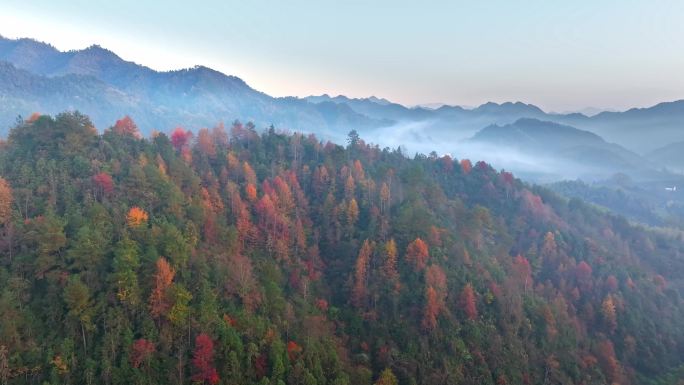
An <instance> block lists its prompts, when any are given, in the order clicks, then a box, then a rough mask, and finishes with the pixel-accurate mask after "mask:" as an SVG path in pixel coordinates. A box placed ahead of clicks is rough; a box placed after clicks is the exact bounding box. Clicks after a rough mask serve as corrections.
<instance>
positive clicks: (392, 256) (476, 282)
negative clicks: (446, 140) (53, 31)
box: [0, 114, 684, 385]
mask: <svg viewBox="0 0 684 385" xmlns="http://www.w3.org/2000/svg"><path fill="white" fill-rule="evenodd" d="M136 130H137V129H136V127H135V124H134V123H133V122H132V121H131V120H129V119H122V120H121V121H119V122H118V123H117V124H116V125H115V126H114V127H112V128H111V129H108V130H106V132H104V134H102V135H98V134H97V133H96V131H95V130H94V129H93V127H92V124H91V123H90V121H89V120H88V119H87V118H86V117H84V116H82V115H78V114H62V115H59V116H57V117H55V118H53V117H50V116H41V117H37V116H35V117H32V118H31V120H30V121H25V122H21V123H20V124H19V126H18V127H16V128H15V129H14V130H13V131H12V132H11V134H10V136H9V139H8V141H7V142H6V143H3V144H2V145H1V146H0V175H1V176H2V178H4V179H2V180H0V233H1V236H0V290H1V292H0V364H2V365H0V368H5V369H2V370H3V372H2V374H3V376H5V377H3V378H8V380H9V383H11V384H29V383H50V384H83V383H101V384H131V383H168V384H181V383H189V382H191V381H193V382H197V383H204V384H217V383H222V384H274V385H275V384H335V385H342V384H355V385H365V384H372V383H376V384H391V383H397V382H394V381H397V380H398V383H399V384H402V385H405V384H543V383H560V384H580V383H584V384H604V383H620V384H652V383H655V381H656V377H658V376H663V377H661V378H663V379H670V378H672V377H673V376H676V373H677V372H676V370H677V368H678V367H680V365H682V364H684V362H683V360H682V357H684V324H683V323H682V322H681V320H682V319H683V318H684V304H683V302H682V297H681V294H682V289H683V288H684V286H683V285H682V278H681V277H683V276H684V258H683V256H684V243H683V242H682V236H681V234H665V233H656V232H652V231H648V230H646V229H643V228H639V227H634V226H631V225H629V224H628V223H627V221H625V220H624V219H622V218H619V217H614V216H610V215H606V214H603V213H600V212H598V211H596V210H595V209H593V208H591V207H589V206H587V205H585V204H583V203H582V202H581V201H579V200H571V201H567V200H564V199H561V198H559V197H558V196H556V195H555V194H552V193H550V192H548V191H547V190H544V189H539V188H532V187H530V186H527V185H525V184H523V183H521V182H520V181H519V180H517V179H515V178H514V177H513V176H512V175H511V174H508V173H497V172H495V171H494V170H493V169H492V168H491V167H489V166H488V165H487V164H486V163H483V162H479V163H477V164H475V165H471V164H470V162H469V161H466V160H463V161H461V162H458V161H455V160H453V159H451V158H449V157H446V156H445V157H441V158H439V157H425V156H418V157H416V158H414V159H408V158H406V157H405V156H404V155H402V154H401V153H399V152H392V151H389V150H384V151H381V150H379V149H377V148H375V147H371V146H368V145H366V144H365V143H364V142H363V141H362V140H360V139H358V138H357V137H355V136H354V135H350V136H349V145H348V146H347V147H346V148H345V147H341V146H338V145H335V144H332V143H329V142H328V143H322V142H319V141H318V140H317V139H316V138H315V137H313V136H303V135H300V134H293V135H286V134H279V133H277V132H275V131H274V130H270V131H268V132H264V133H262V134H259V133H257V132H255V131H254V130H253V128H251V127H250V126H242V125H236V126H234V127H231V129H230V134H228V133H226V132H225V130H223V128H222V127H220V126H219V127H216V128H215V129H213V130H206V129H205V130H201V131H199V132H197V133H196V135H191V134H189V133H188V132H186V131H184V130H183V129H178V130H176V131H174V132H173V133H172V134H171V135H169V136H167V135H165V134H159V135H157V136H155V137H154V138H152V139H149V140H148V139H138V137H137V136H138V133H137V131H136ZM4 181H6V183H5V182H4ZM668 373H671V375H670V376H669V377H668V376H665V375H667V374H668ZM663 381H665V380H663ZM661 383H664V382H661Z"/></svg>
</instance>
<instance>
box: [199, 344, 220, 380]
mask: <svg viewBox="0 0 684 385" xmlns="http://www.w3.org/2000/svg"><path fill="white" fill-rule="evenodd" d="M192 366H193V367H194V368H195V374H194V375H193V376H192V380H193V381H197V382H199V383H201V384H211V385H214V384H217V383H218V382H219V375H218V373H217V372H216V368H215V367H214V341H212V340H211V337H209V336H208V335H206V334H205V333H202V334H200V335H198V336H197V337H196V338H195V351H194V352H193V355H192Z"/></svg>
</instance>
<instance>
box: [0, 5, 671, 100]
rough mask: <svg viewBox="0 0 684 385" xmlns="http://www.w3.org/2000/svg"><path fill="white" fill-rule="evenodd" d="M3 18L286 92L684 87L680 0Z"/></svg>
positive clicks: (491, 94)
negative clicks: (213, 71)
mask: <svg viewBox="0 0 684 385" xmlns="http://www.w3.org/2000/svg"><path fill="white" fill-rule="evenodd" d="M152 14H154V18H152V19H150V15H152ZM143 20H144V22H143ZM150 20H154V21H152V22H150ZM0 24H2V25H3V27H2V31H0V34H2V35H3V36H5V37H8V38H21V37H28V38H33V39H36V40H40V41H45V42H47V43H49V44H52V45H53V46H55V47H56V48H58V49H60V50H70V49H82V48H85V47H87V46H90V45H92V44H99V45H101V46H103V47H105V48H107V49H110V50H111V51H113V52H115V53H117V54H118V55H119V56H121V57H122V58H123V59H125V60H129V61H133V62H136V63H139V64H142V65H145V66H148V67H150V68H153V69H156V70H170V69H178V68H187V67H192V66H195V65H204V66H207V67H210V68H213V69H216V70H218V71H221V72H223V73H226V74H228V75H234V76H238V77H240V78H241V79H243V80H245V81H246V82H247V83H248V84H249V85H250V86H252V87H253V88H255V89H257V90H260V91H263V92H266V93H268V94H269V95H273V96H299V97H304V96H308V95H320V94H329V95H338V94H341V95H346V96H349V97H356V98H358V97H368V96H371V95H373V96H377V97H381V98H386V99H388V100H391V101H395V102H398V103H401V104H404V105H410V106H413V105H420V104H434V103H444V104H449V105H470V106H473V105H475V106H476V105H480V104H483V103H486V102H488V101H492V102H497V103H502V102H507V101H511V102H515V101H521V102H524V103H530V104H534V105H537V106H539V107H541V108H542V109H544V110H545V111H559V112H565V111H581V110H584V109H587V108H592V109H601V110H625V109H629V108H632V107H647V106H651V105H655V104H657V103H660V102H664V101H671V100H678V99H682V98H684V94H682V92H681V90H682V89H684V75H682V74H681V71H680V70H679V69H680V68H681V67H682V65H684V58H683V57H682V56H681V55H678V52H679V51H681V41H679V40H678V39H675V38H674V36H682V35H684V4H683V3H680V2H676V1H657V2H649V3H644V4H642V3H636V2H627V3H624V2H619V3H618V2H606V3H603V4H592V3H590V2H588V1H581V2H576V3H573V4H562V5H559V4H550V3H545V2H537V1H535V2H530V3H526V4H524V5H520V4H509V3H508V2H498V1H497V2H492V3H487V4H470V3H467V2H440V1H433V2H430V3H428V4H422V5H418V4H412V3H408V2H399V3H397V2H392V3H385V2H377V3H373V4H370V5H369V4H361V3H357V2H348V3H345V4H333V3H332V2H318V3H307V2H298V3H297V4H288V5H283V4H279V3H276V2H269V1H258V2H251V3H250V4H244V3H232V2H228V3H221V2H215V1H209V2H206V3H204V6H203V7H198V6H192V7H191V6H187V5H185V4H183V3H181V2H165V3H164V4H163V5H162V4H159V3H158V2H156V1H151V2H145V3H144V4H143V3H136V2H132V1H124V2H118V3H117V4H109V3H100V2H87V3H65V2H60V1H57V2H48V1H35V2H32V3H31V4H26V3H25V2H20V1H15V0H9V1H7V2H4V3H3V4H2V5H0ZM426 41H429V42H430V44H425V42H426Z"/></svg>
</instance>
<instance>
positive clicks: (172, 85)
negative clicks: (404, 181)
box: [0, 37, 684, 176]
mask: <svg viewBox="0 0 684 385" xmlns="http://www.w3.org/2000/svg"><path fill="white" fill-rule="evenodd" d="M65 110H80V111H83V112H85V113H87V114H89V116H90V117H91V119H92V120H93V122H94V124H95V125H96V127H98V128H100V129H104V128H107V127H109V126H111V125H112V124H113V122H115V121H116V120H117V119H119V118H121V117H122V116H124V115H130V116H131V117H132V118H133V119H134V121H135V122H136V123H137V124H138V126H139V127H140V129H141V131H142V132H143V133H144V134H149V133H150V132H152V131H153V130H160V131H169V130H171V129H173V128H174V127H176V126H178V125H183V126H185V127H186V128H189V129H199V128H201V127H210V126H214V125H216V124H217V123H219V122H228V123H230V122H232V121H234V120H240V121H243V122H244V121H252V122H254V124H255V125H256V126H257V127H258V128H264V127H268V126H270V125H273V126H275V127H277V128H278V129H283V130H290V131H302V132H310V133H315V134H316V135H318V136H319V137H320V138H322V139H330V140H334V141H338V142H339V141H340V140H343V139H344V137H345V136H346V133H347V132H349V131H350V130H352V129H355V130H357V131H358V132H359V133H360V134H361V135H362V137H363V138H364V139H366V140H367V141H372V142H375V143H378V144H379V145H380V146H382V147H384V146H388V147H399V146H403V147H404V148H405V149H406V150H407V151H408V152H407V153H409V154H410V153H414V152H423V153H429V152H431V151H437V152H441V153H453V154H455V155H461V154H462V153H463V152H465V153H468V148H470V147H468V145H471V144H473V143H476V142H477V143H482V142H483V141H484V139H486V138H489V139H491V135H488V133H491V132H492V131H496V132H497V133H498V134H501V133H503V132H504V131H506V130H507V129H508V128H520V125H521V124H524V125H526V126H530V125H533V126H535V127H537V128H541V127H543V128H541V129H537V130H532V131H528V132H523V131H516V133H515V134H512V135H509V136H506V137H507V140H506V141H505V143H503V142H502V140H498V144H499V145H502V144H506V145H507V147H514V148H519V149H520V148H525V149H526V150H530V148H528V147H529V145H530V143H529V142H526V139H524V138H523V137H521V136H520V135H519V134H522V133H524V134H525V136H529V135H532V136H537V139H536V140H539V141H542V142H541V143H539V145H538V146H536V149H550V148H555V147H554V145H553V144H554V143H555V144H558V143H568V144H569V143H574V141H575V140H576V137H575V136H573V135H574V134H575V132H574V131H572V130H570V129H569V128H574V129H576V130H583V131H588V132H591V133H593V134H595V135H598V136H600V138H599V137H592V138H593V139H592V140H594V145H592V146H589V147H587V146H586V145H582V146H581V147H577V146H575V145H574V144H573V145H568V146H566V147H567V148H565V149H564V150H563V151H562V153H561V154H560V155H561V157H562V158H564V159H570V160H572V161H573V162H575V163H579V164H585V163H588V162H592V163H594V164H595V165H599V166H598V167H592V170H589V171H590V172H589V174H592V173H593V171H595V170H594V169H597V168H598V169H601V170H603V171H606V172H608V173H611V172H616V171H620V170H622V169H623V168H626V167H627V168H630V167H632V166H633V165H635V164H636V165H646V164H650V163H652V165H653V166H654V167H653V169H657V168H663V167H667V168H669V169H671V170H680V169H681V162H679V160H677V159H676V158H677V156H676V151H675V155H670V156H664V155H662V154H663V151H665V150H661V148H662V147H665V146H668V145H670V144H671V143H673V142H679V141H684V130H682V128H684V100H679V101H673V102H667V103H661V104H658V105H655V106H653V107H650V108H635V109H631V110H628V111H625V112H602V113H599V114H596V115H593V116H586V115H583V114H581V113H570V114H557V113H548V112H545V111H543V110H542V109H541V108H539V107H537V106H534V105H532V104H526V103H522V102H515V103H513V102H506V103H502V104H498V103H493V102H489V103H485V104H483V105H480V106H478V107H475V108H463V107H460V106H448V105H442V106H441V107H439V108H427V107H407V106H404V105H401V104H398V103H393V102H391V101H389V100H387V99H382V98H378V97H369V98H358V99H354V98H349V97H346V96H342V95H340V96H334V97H333V96H329V95H320V96H309V97H305V98H298V97H282V98H276V97H271V96H269V95H267V94H265V93H263V92H260V91H257V90H255V89H253V88H251V87H250V86H249V85H248V84H247V83H245V82H244V81H243V80H242V79H240V78H238V77H235V76H228V75H225V74H223V73H220V72H218V71H215V70H212V69H210V68H207V67H204V66H196V67H193V68H189V69H182V70H175V71H168V72H159V71H155V70H153V69H151V68H148V67H145V66H142V65H139V64H136V63H133V62H130V61H126V60H124V59H122V58H120V57H119V56H117V55H116V54H115V53H113V52H111V51H109V50H107V49H105V48H102V47H100V46H97V45H93V46H91V47H88V48H86V49H83V50H73V51H67V52H62V51H59V50H57V49H56V48H55V47H53V46H51V45H49V44H46V43H42V42H38V41H35V40H32V39H7V38H2V37H0V134H2V135H4V134H6V132H7V129H8V128H9V127H10V126H12V125H13V124H14V122H15V121H16V118H17V116H19V115H21V116H28V115H30V114H31V113H33V112H36V111H38V112H41V113H49V114H56V113H59V112H62V111H65ZM520 119H523V120H522V122H520ZM531 119H536V120H537V121H538V122H542V121H543V122H550V123H555V124H541V123H534V124H533V122H532V120H531ZM492 125H496V126H500V127H501V128H500V129H496V128H494V127H492ZM568 127H569V128H568ZM481 130H483V131H482V132H480V131H481ZM545 130H553V131H554V133H553V134H549V135H550V136H549V135H546V134H543V132H544V131H545ZM542 134H543V135H542ZM565 135H569V136H567V137H566V136H565ZM551 138H553V139H552V140H553V141H552V143H551V145H549V143H547V142H548V141H549V140H551ZM586 138H589V136H586ZM473 139H474V140H473ZM518 140H521V142H520V143H514V142H511V141H518ZM490 142H491V140H490ZM495 142H496V140H495ZM464 146H465V149H464ZM620 146H621V147H620ZM570 147H572V149H571V148H570ZM619 147H620V148H619ZM667 153H668V154H669V152H667ZM487 155H491V154H490V153H487V154H482V153H474V154H473V156H475V157H481V158H483V159H487V157H486V156H487ZM553 155H558V153H554V154H553ZM458 157H462V156H458ZM507 160H508V159H507ZM646 160H648V161H646ZM651 161H652V162H651ZM526 162H527V163H530V162H531V163H533V165H534V166H539V165H542V166H544V164H543V163H545V162H540V161H539V160H527V161H526ZM678 162H679V163H678ZM513 163H515V162H513ZM523 163H525V162H523ZM509 167H510V166H509ZM632 170H633V168H632ZM518 171H523V172H525V171H529V170H518ZM599 176H604V175H603V174H600V175H599Z"/></svg>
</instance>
